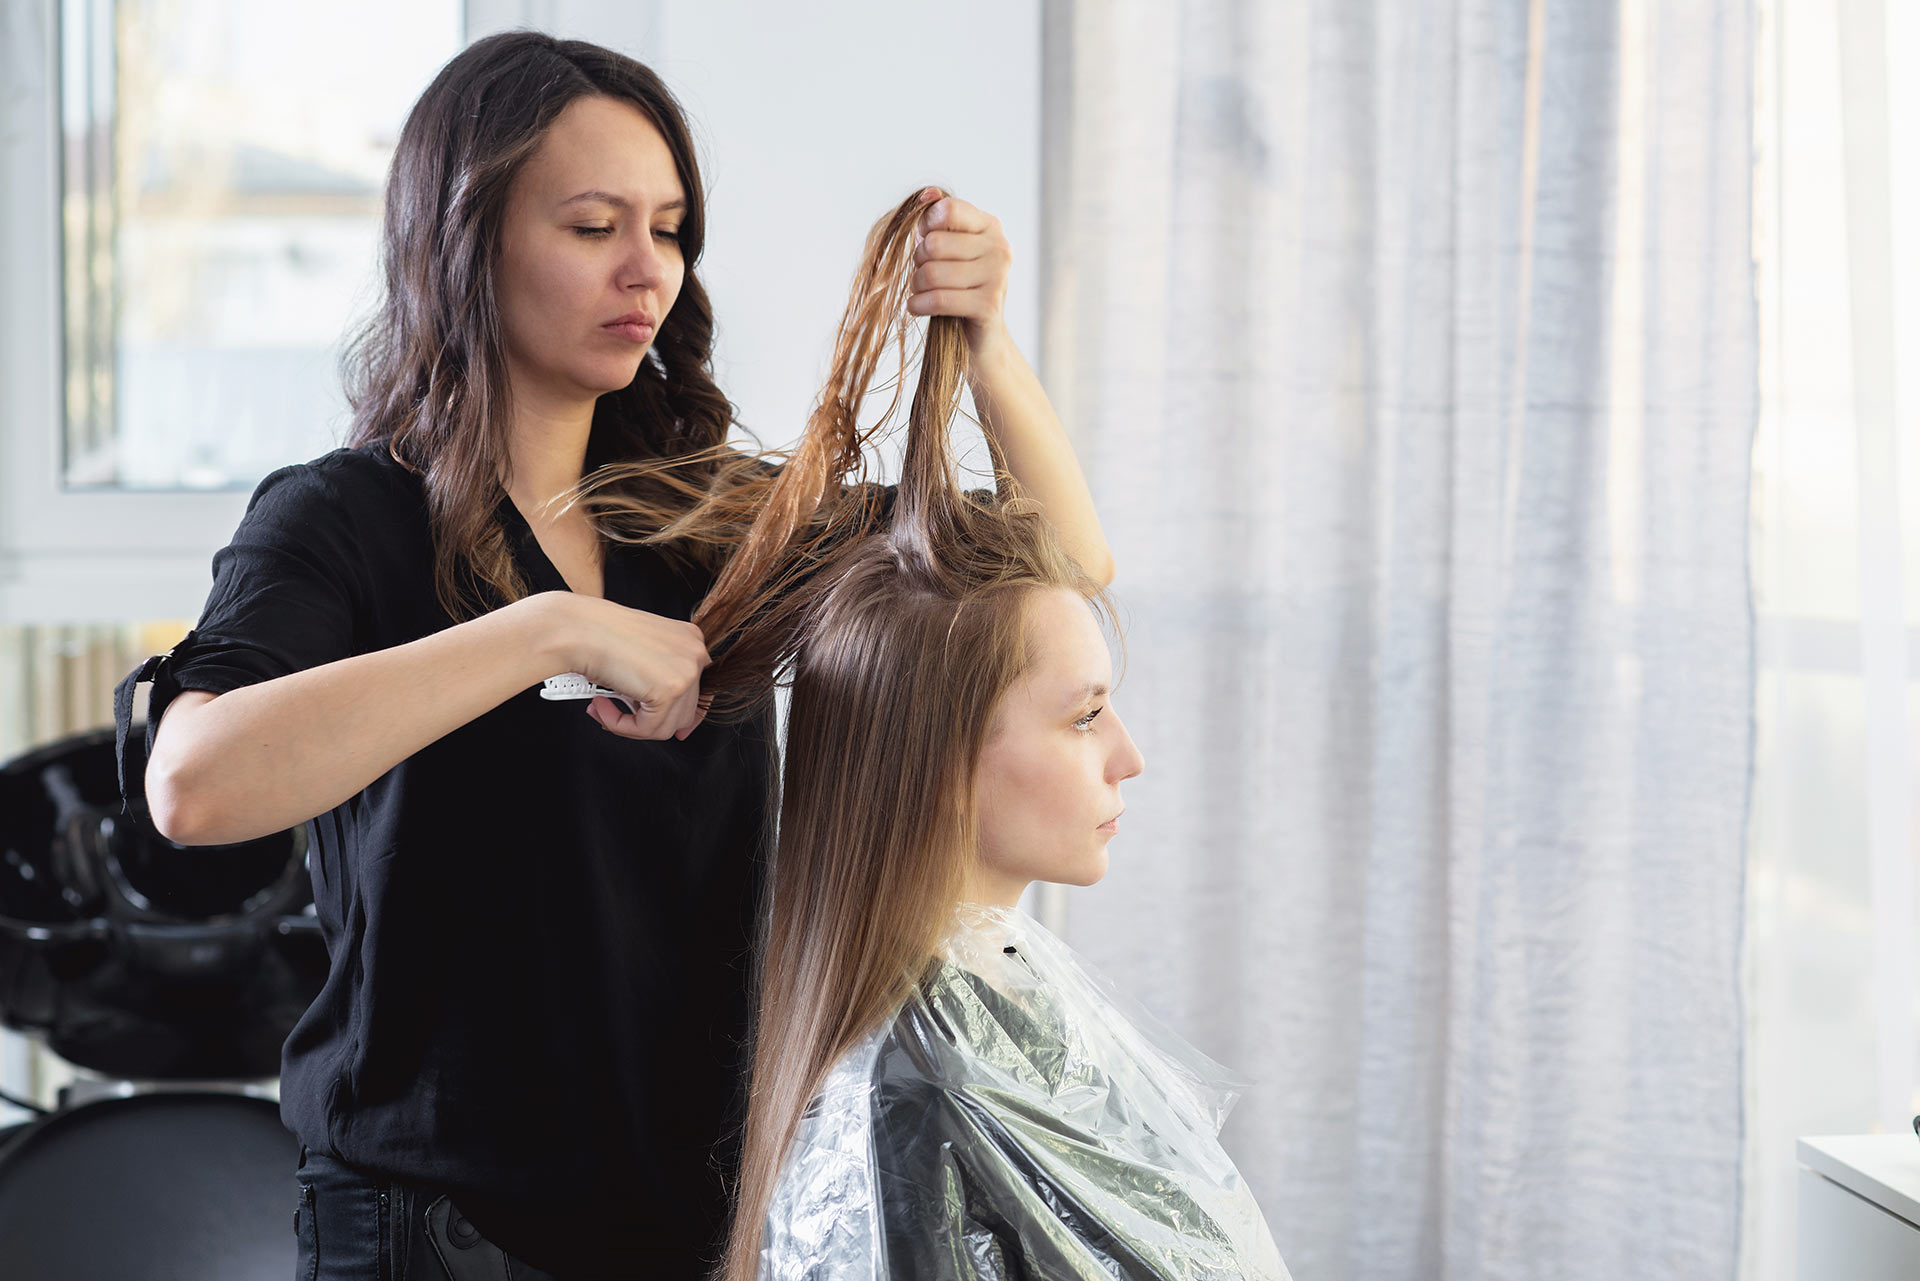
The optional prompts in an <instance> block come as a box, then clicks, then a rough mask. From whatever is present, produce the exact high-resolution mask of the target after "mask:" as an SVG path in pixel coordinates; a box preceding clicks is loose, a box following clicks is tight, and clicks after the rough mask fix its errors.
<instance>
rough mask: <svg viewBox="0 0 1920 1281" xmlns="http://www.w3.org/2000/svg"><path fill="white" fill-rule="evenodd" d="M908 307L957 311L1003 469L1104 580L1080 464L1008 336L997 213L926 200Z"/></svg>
mask: <svg viewBox="0 0 1920 1281" xmlns="http://www.w3.org/2000/svg"><path fill="white" fill-rule="evenodd" d="M920 228H921V233H922V236H921V240H920V243H919V245H918V247H917V248H916V249H915V250H914V255H913V261H914V272H913V279H912V282H911V285H910V289H911V290H912V292H911V293H910V294H909V296H908V298H907V310H908V311H909V312H911V313H912V314H914V315H916V316H959V317H962V318H963V319H965V321H966V326H967V350H968V355H969V357H970V359H969V361H968V370H967V381H968V383H969V385H970V387H971V388H972V391H973V402H974V407H975V408H976V409H978V410H979V411H980V425H981V427H982V428H983V429H985V430H986V431H989V432H992V433H993V438H994V442H995V443H996V444H998V445H999V447H1000V453H1001V455H1002V456H1003V457H1004V458H1005V459H1006V464H1007V470H1008V471H1010V472H1012V473H1013V474H1014V477H1015V478H1016V479H1018V480H1019V482H1020V487H1021V488H1022V489H1023V490H1025V491H1026V493H1027V494H1028V495H1029V496H1030V497H1032V498H1033V499H1035V500H1037V501H1038V502H1039V503H1040V505H1041V506H1042V507H1043V508H1045V509H1046V513H1047V519H1048V520H1049V521H1051V522H1052V524H1053V527H1054V530H1055V531H1056V532H1057V533H1058V534H1059V535H1060V538H1061V541H1062V542H1064V543H1065V544H1066V546H1067V550H1068V552H1069V553H1071V554H1072V556H1073V558H1074V559H1075V560H1077V561H1079V562H1080V567H1081V568H1082V569H1084V570H1086V571H1087V572H1088V573H1089V574H1091V575H1093V577H1095V578H1097V579H1099V580H1100V581H1101V582H1103V583H1110V582H1112V581H1113V551H1112V549H1111V548H1109V547H1108V546H1107V537H1106V535H1105V534H1104V533H1102V532H1101V530H1100V517H1099V514H1098V513H1096V512H1095V511H1094V509H1093V495H1092V494H1091V493H1089V492H1088V491H1087V479H1086V477H1085V476H1083V475H1082V474H1081V472H1080V461H1079V459H1078V458H1076V457H1075V456H1074V452H1073V445H1072V443H1071V442H1070V441H1068V439H1067V432H1066V429H1065V428H1064V427H1062V426H1061V425H1060V418H1059V416H1058V415H1057V414H1055V413H1054V412H1053V405H1052V403H1051V402H1049V401H1048V400H1047V393H1046V389H1045V388H1043V387H1042V386H1041V385H1040V380H1039V378H1037V377H1036V376H1035V375H1034V372H1033V369H1032V368H1031V367H1030V366H1029V365H1028V364H1027V361H1026V358H1025V357H1024V356H1022V355H1021V354H1020V349H1019V348H1017V347H1015V346H1014V344H1013V339H1012V337H1011V336H1010V335H1009V334H1008V333H1007V324H1006V301H1007V277H1008V273H1009V271H1010V269H1011V264H1012V261H1013V253H1012V250H1011V249H1010V248H1009V247H1008V245H1007V238H1006V236H1005V235H1004V234H1003V233H1002V232H1001V230H1000V220H999V219H998V218H994V217H992V216H990V215H988V214H987V213H985V212H983V211H982V210H979V209H976V208H974V206H972V205H970V204H968V203H967V202H966V201H964V200H962V199H960V198H959V197H958V196H948V197H947V198H946V199H944V200H940V201H937V202H935V203H933V204H931V205H929V206H928V208H927V211H926V212H925V213H923V214H922V215H921V217H920Z"/></svg>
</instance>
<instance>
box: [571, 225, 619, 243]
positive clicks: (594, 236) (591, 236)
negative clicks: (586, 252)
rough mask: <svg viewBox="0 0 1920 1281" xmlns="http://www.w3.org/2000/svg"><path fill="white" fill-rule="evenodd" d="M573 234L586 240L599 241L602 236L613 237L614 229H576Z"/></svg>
mask: <svg viewBox="0 0 1920 1281" xmlns="http://www.w3.org/2000/svg"><path fill="white" fill-rule="evenodd" d="M573 232H574V234H575V235H576V236H579V237H581V238H582V239H584V240H598V239H600V238H601V237H602V236H611V235H612V234H613V228H612V227H575V228H574V229H573Z"/></svg>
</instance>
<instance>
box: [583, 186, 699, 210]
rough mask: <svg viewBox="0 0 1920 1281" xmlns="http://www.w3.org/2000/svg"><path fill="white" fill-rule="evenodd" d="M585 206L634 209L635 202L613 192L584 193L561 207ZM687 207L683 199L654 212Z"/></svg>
mask: <svg viewBox="0 0 1920 1281" xmlns="http://www.w3.org/2000/svg"><path fill="white" fill-rule="evenodd" d="M585 204H595V205H612V206H613V207H614V208H615V209H631V208H633V202H632V201H631V200H628V199H627V198H626V197H625V196H616V195H614V194H613V193H612V192H611V191H583V192H581V193H580V194H579V195H577V196H568V197H567V198H566V199H565V200H562V201H561V202H560V207H561V208H562V209H564V208H566V207H567V206H568V205H585ZM686 207H687V202H686V199H685V197H682V198H680V199H678V200H669V201H667V203H666V204H664V205H656V206H654V210H653V211H654V212H655V213H672V212H673V211H675V210H681V209H685V208H686Z"/></svg>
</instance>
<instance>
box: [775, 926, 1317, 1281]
mask: <svg viewBox="0 0 1920 1281" xmlns="http://www.w3.org/2000/svg"><path fill="white" fill-rule="evenodd" d="M1242 1089H1243V1085H1242V1083H1241V1082H1239V1081H1237V1080H1235V1079H1234V1078H1232V1077H1231V1076H1230V1075H1229V1074H1228V1073H1227V1071H1226V1070H1225V1069H1224V1068H1222V1067H1221V1066H1220V1065H1219V1064H1217V1063H1215V1062H1214V1061H1213V1060H1211V1059H1209V1058H1207V1057H1206V1056H1205V1055H1202V1054H1201V1053H1200V1052H1199V1051H1198V1050H1196V1049H1194V1048H1193V1047H1192V1046H1191V1045H1188V1044H1187V1043H1186V1042H1185V1041H1183V1040H1181V1039H1180V1038H1179V1037H1178V1036H1176V1035H1175V1034H1174V1033H1173V1032H1172V1031H1171V1030H1169V1029H1168V1028H1166V1027H1165V1026H1163V1025H1162V1024H1160V1023H1159V1022H1158V1021H1157V1020H1155V1019H1154V1018H1153V1017H1152V1016H1151V1015H1149V1014H1147V1013H1146V1012H1145V1011H1144V1010H1141V1009H1139V1008H1138V1007H1136V1006H1134V1005H1133V1004H1132V1003H1131V1002H1128V1001H1127V1000H1126V999H1125V998H1123V997H1120V996H1119V995H1118V994H1117V993H1115V992H1114V991H1113V990H1112V989H1111V987H1110V986H1109V985H1108V984H1107V983H1106V982H1105V981H1104V980H1103V979H1101V978H1100V977H1098V976H1097V975H1095V974H1094V973H1093V972H1092V971H1091V970H1090V969H1089V968H1088V967H1087V965H1086V964H1085V963H1084V962H1083V961H1082V960H1081V959H1080V958H1079V957H1078V956H1077V955H1076V954H1075V953H1074V952H1072V951H1071V950H1070V949H1069V948H1068V947H1067V946H1066V945H1065V944H1064V943H1062V942H1061V941H1060V940H1059V939H1058V938H1056V937H1054V936H1053V935H1052V934H1050V933H1049V932H1048V931H1047V930H1046V929H1044V928H1043V927H1042V926H1041V925H1040V924H1039V923H1038V922H1037V921H1035V920H1033V918H1031V917H1029V916H1027V915H1025V914H1024V913H1022V912H1019V911H1015V910H1010V909H1006V908H999V907H984V906H981V905H978V904H963V905H962V906H961V907H960V909H959V910H958V912H957V913H956V915H955V919H954V922H953V927H952V930H951V931H950V934H949V937H948V939H947V941H946V944H945V946H944V948H943V958H942V962H941V964H940V965H939V966H938V967H937V968H936V969H935V970H934V971H933V972H932V973H931V975H930V976H929V978H928V979H927V980H926V981H925V982H924V983H922V984H921V985H920V987H919V989H918V991H917V992H916V993H915V995H914V996H913V997H912V998H911V999H909V1000H908V1001H907V1003H906V1004H905V1005H904V1006H903V1007H902V1008H901V1010H900V1012H899V1014H898V1015H897V1016H896V1017H895V1018H894V1019H893V1020H892V1021H891V1023H889V1024H888V1025H886V1026H884V1027H883V1028H881V1030H880V1031H878V1032H876V1033H875V1034H874V1035H872V1036H870V1037H869V1038H867V1040H866V1041H864V1042H863V1043H862V1044H860V1045H859V1046H856V1047H855V1049H854V1050H853V1051H851V1052H850V1053H849V1054H848V1055H847V1056H846V1057H845V1058H844V1059H843V1060H842V1061H841V1062H840V1063H838V1064H836V1065H835V1066H834V1068H833V1070H832V1071H831V1072H830V1073H829V1074H828V1078H827V1081H826V1084H825V1086H824V1088H823V1089H822V1090H821V1092H820V1094H819V1095H818V1096H817V1097H816V1099H815V1100H814V1102H813V1105H812V1106H811V1107H810V1108H809V1110H808V1112H807V1114H806V1115H805V1116H804V1117H803V1118H802V1120H801V1123H800V1128H799V1131H798V1133H797V1134H796V1137H795V1139H794V1142H793V1145H792V1147H791V1148H790V1149H789V1150H788V1153H787V1156H786V1159H785V1163H784V1165H783V1167H782V1170H781V1175H780V1179H779V1182H778V1184H777V1186H776V1189H775V1192H774V1196H773V1200H772V1203H771V1205H770V1207H769V1212H768V1216H767V1225H766V1235H765V1237H764V1238H763V1243H762V1247H761V1259H760V1271H759V1275H760V1278H761V1281H884V1279H885V1278H914V1279H915V1281H935V1279H938V1281H1013V1279H1014V1278H1023V1277H1038V1276H1043V1277H1047V1278H1066V1279H1071V1281H1082V1279H1084V1281H1112V1279H1113V1278H1116V1277H1119V1278H1140V1279H1142V1281H1145V1279H1146V1278H1155V1279H1162V1278H1164V1279H1167V1281H1174V1279H1178V1281H1201V1279H1202V1278H1205V1279H1208V1281H1212V1279H1215V1278H1218V1279H1220V1281H1225V1279H1227V1278H1234V1279H1235V1281H1238V1279H1239V1278H1252V1279H1253V1281H1287V1278H1288V1273H1287V1269H1286V1265H1285V1264H1284V1263H1282V1262H1281V1260H1280V1255H1279V1252H1278V1250H1277V1249H1276V1248H1275V1246H1274V1243H1273V1238H1272V1236H1271V1235H1270V1234H1269V1232H1268V1230H1267V1225H1266V1222H1265V1220H1264V1219H1263V1218H1262V1217H1261V1214H1260V1210H1259V1207H1258V1206H1256V1205H1255V1204H1254V1201H1253V1197H1252V1195H1251V1194H1250V1193H1249V1192H1248V1190H1247V1186H1246V1184H1245V1182H1244V1181H1243V1180H1242V1179H1241V1177H1240V1173H1239V1171H1238V1170H1237V1169H1236V1168H1235V1167H1234V1165H1233V1162H1232V1161H1231V1160H1230V1159H1229V1158H1228V1157H1227V1155H1226V1153H1225V1152H1224V1151H1223V1150H1222V1149H1221V1146H1220V1142H1219V1137H1218V1136H1219V1131H1220V1126H1221V1124H1222V1123H1223V1122H1224V1121H1225V1120H1226V1116H1227V1112H1228V1110H1229V1109H1230V1108H1231V1107H1232V1106H1233V1104H1234V1102H1235V1101H1236V1100H1237V1099H1238V1097H1239V1095H1240V1093H1241V1092H1242Z"/></svg>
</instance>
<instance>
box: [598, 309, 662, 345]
mask: <svg viewBox="0 0 1920 1281" xmlns="http://www.w3.org/2000/svg"><path fill="white" fill-rule="evenodd" d="M600 328H602V329H604V330H606V331H607V332H608V333H610V334H612V335H613V336H614V337H616V338H624V339H626V340H627V341H628V342H650V341H652V339H653V317H652V316H649V315H648V314H647V313H646V312H644V311H630V312H628V313H627V314H626V315H624V316H622V317H620V319H618V320H611V321H608V322H607V323H606V324H604V325H602V326H600Z"/></svg>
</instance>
